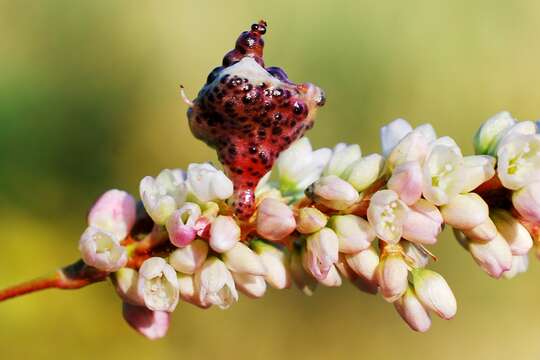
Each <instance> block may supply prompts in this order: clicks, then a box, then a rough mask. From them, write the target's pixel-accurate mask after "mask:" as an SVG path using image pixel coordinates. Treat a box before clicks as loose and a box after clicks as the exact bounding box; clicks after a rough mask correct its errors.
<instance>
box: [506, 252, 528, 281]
mask: <svg viewBox="0 0 540 360" xmlns="http://www.w3.org/2000/svg"><path fill="white" fill-rule="evenodd" d="M528 267H529V257H528V256H527V255H517V256H516V255H514V256H512V267H511V268H510V270H508V271H506V272H504V273H503V276H504V277H505V278H506V279H512V278H514V277H515V276H516V275H518V274H521V273H524V272H526V271H527V268H528Z"/></svg>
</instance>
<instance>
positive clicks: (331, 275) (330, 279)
mask: <svg viewBox="0 0 540 360" xmlns="http://www.w3.org/2000/svg"><path fill="white" fill-rule="evenodd" d="M318 281H319V282H320V283H321V284H323V285H324V286H327V287H340V286H341V283H342V282H341V277H340V276H339V273H338V271H337V269H336V267H335V266H334V265H332V266H331V267H330V271H328V274H327V275H326V277H325V278H324V279H321V280H318Z"/></svg>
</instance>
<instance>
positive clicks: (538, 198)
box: [512, 181, 540, 224]
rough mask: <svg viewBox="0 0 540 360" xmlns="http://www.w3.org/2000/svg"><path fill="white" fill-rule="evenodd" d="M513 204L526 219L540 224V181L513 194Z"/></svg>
mask: <svg viewBox="0 0 540 360" xmlns="http://www.w3.org/2000/svg"><path fill="white" fill-rule="evenodd" d="M512 204H514V207H515V208H516V210H517V212H518V213H519V214H520V215H521V216H523V218H524V219H525V220H527V221H529V222H531V223H534V224H540V181H538V182H533V183H530V184H528V185H526V186H525V187H523V188H522V189H520V190H518V191H515V192H514V193H513V194H512Z"/></svg>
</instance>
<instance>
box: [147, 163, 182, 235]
mask: <svg viewBox="0 0 540 360" xmlns="http://www.w3.org/2000/svg"><path fill="white" fill-rule="evenodd" d="M184 179H185V175H184V173H183V171H182V170H179V169H176V170H169V169H165V170H163V171H162V172H161V173H160V174H159V175H158V176H157V177H156V178H153V177H151V176H146V177H145V178H143V179H142V180H141V184H140V193H141V199H142V202H143V204H144V208H145V209H146V212H147V213H148V215H150V217H151V218H152V220H154V222H155V223H157V224H160V225H163V224H165V222H166V221H167V219H168V218H169V216H170V215H171V214H172V213H173V212H174V210H176V209H177V208H178V207H180V206H181V205H182V204H183V203H184V201H185V199H186V195H187V186H186V184H185V181H184Z"/></svg>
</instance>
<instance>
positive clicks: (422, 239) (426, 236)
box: [402, 199, 443, 245]
mask: <svg viewBox="0 0 540 360" xmlns="http://www.w3.org/2000/svg"><path fill="white" fill-rule="evenodd" d="M442 223H443V218H442V215H441V213H440V211H439V209H437V207H436V206H435V205H433V204H432V203H430V202H429V201H427V200H425V199H420V200H418V201H417V202H416V203H415V204H413V205H412V206H410V207H409V211H408V213H407V218H406V220H405V222H404V223H403V234H402V236H403V238H404V239H407V240H409V241H412V242H416V243H419V244H426V245H431V244H435V243H436V242H437V236H439V234H440V232H441V225H442Z"/></svg>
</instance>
